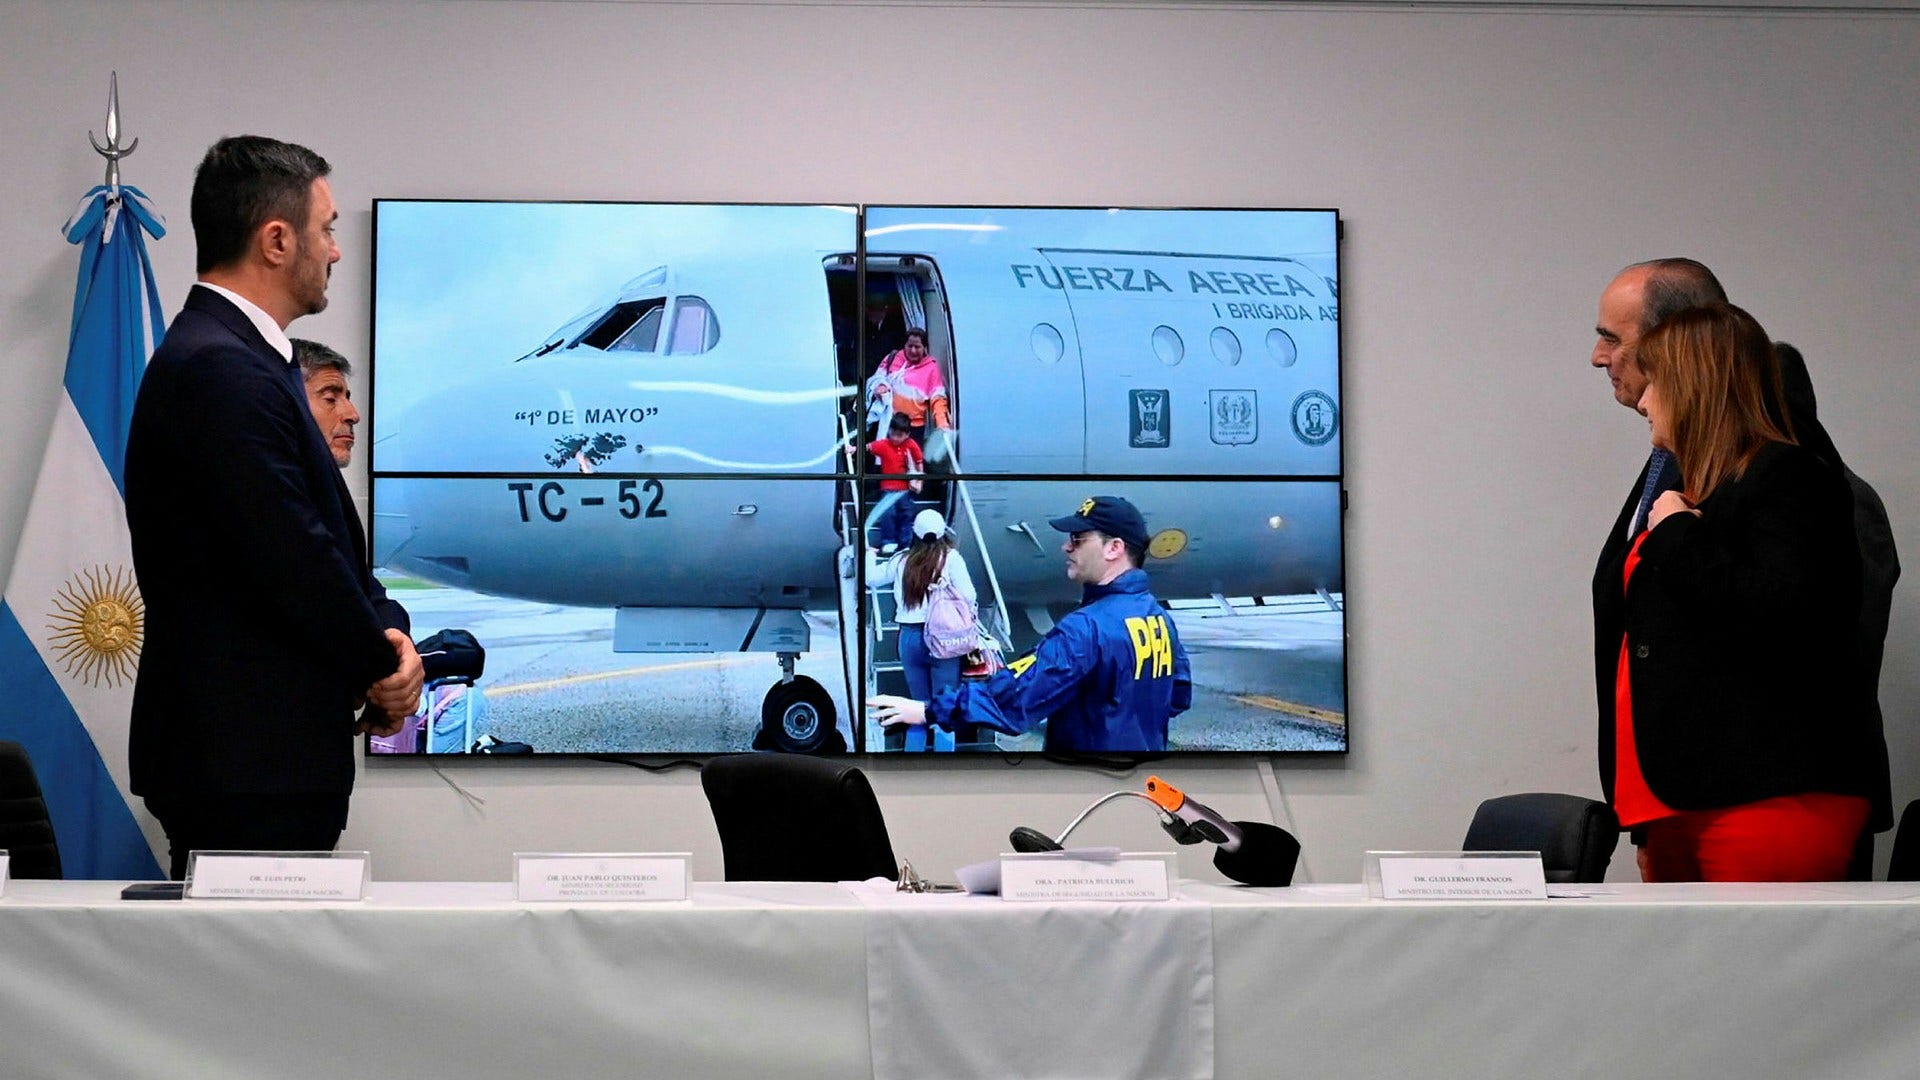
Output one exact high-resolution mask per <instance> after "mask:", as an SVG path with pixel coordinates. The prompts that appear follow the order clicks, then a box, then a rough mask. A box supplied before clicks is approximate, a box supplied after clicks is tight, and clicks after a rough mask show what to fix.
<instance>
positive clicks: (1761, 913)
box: [0, 881, 1920, 1080]
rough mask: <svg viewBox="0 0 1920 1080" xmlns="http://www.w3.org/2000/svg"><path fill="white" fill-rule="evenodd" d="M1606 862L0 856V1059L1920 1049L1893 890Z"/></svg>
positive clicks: (249, 1065) (1553, 1062) (643, 1061)
mask: <svg viewBox="0 0 1920 1080" xmlns="http://www.w3.org/2000/svg"><path fill="white" fill-rule="evenodd" d="M1606 888H1607V891H1606V892H1605V893H1604V894H1602V895H1596V896H1593V897H1591V898H1587V899H1569V900H1550V901H1540V902H1533V901H1527V902H1507V903H1444V904H1443V903H1392V904H1389V903H1383V902H1377V901H1367V900H1365V899H1363V898H1362V897H1361V896H1360V891H1359V888H1358V887H1357V886H1301V887H1297V888H1294V889H1287V890H1248V889H1234V888H1226V887H1221V886H1213V885H1205V884H1198V883H1192V882H1187V883H1183V884H1182V895H1183V897H1184V901H1182V902H1175V903H1171V904H1159V905H1148V904H1130V905H1119V906H1112V905H1097V904H1056V905H1045V904H1043V905H1028V904H1005V903H1000V902H997V901H993V900H986V899H980V898H957V897H947V896H916V897H897V898H896V897H889V896H878V897H876V896H872V895H864V896H863V895H861V894H860V893H859V891H858V889H857V887H855V888H849V887H842V886H835V885H809V884H729V885H713V884H701V885H696V886H695V887H694V898H693V900H691V901H690V902H688V903H684V904H667V905H641V904H612V905H520V904H516V903H514V902H513V901H512V900H510V899H509V896H510V894H511V889H510V887H509V886H508V885H506V884H504V883H500V884H431V883H416V884H408V883H376V884H375V885H374V886H373V890H372V893H373V895H372V899H370V900H368V901H366V902H364V903H358V904H290V903H270V902H269V903H260V902H191V901H189V902H143V903H133V902H123V901H121V900H119V899H118V893H119V886H118V884H115V883H105V882H28V881H16V882H13V883H12V884H11V885H10V886H9V887H8V890H7V893H6V895H5V897H4V898H0V1077H5V1078H6V1080H38V1078H43V1077H45V1078H61V1080H66V1078H88V1080H100V1078H111V1080H139V1078H146V1077H154V1078H160V1077H165V1078H169V1080H172V1078H180V1077H192V1078H195V1080H225V1078H241V1077H244V1078H247V1080H259V1078H274V1080H282V1078H284V1080H306V1078H309V1077H312V1078H316V1080H318V1078H322V1077H324V1078H328V1080H333V1078H337V1077H342V1076H352V1077H368V1078H381V1080H388V1078H409V1080H410V1078H414V1077H450V1078H457V1080H494V1078H500V1080H508V1078H511V1080H529V1078H545V1077H554V1078H561V1080H573V1078H586V1077H620V1078H628V1077H672V1078H676V1080H684V1078H700V1077H762V1076H765V1077H781V1078H783V1080H784V1078H787V1077H834V1078H848V1077H855V1078H857V1077H866V1076H879V1077H893V1076H903V1075H904V1076H913V1077H947V1076H967V1075H981V1076H984V1075H993V1076H1004V1077H1020V1076H1097V1077H1111V1076H1120V1075H1135V1076H1167V1077H1183V1078H1184V1077H1194V1076H1202V1077H1203V1076H1207V1075H1215V1076H1220V1077H1250V1078H1251V1077H1259V1078H1267V1077H1281V1076H1299V1077H1313V1078H1316V1080H1318V1078H1341V1077H1354V1078H1360V1077H1366V1078H1377V1077H1396V1078H1397V1077H1419V1078H1423V1080H1424V1078H1431V1077H1472V1078H1475V1080H1481V1078H1505V1077H1512V1078H1515V1080H1519V1078H1523V1077H1524V1078H1527V1080H1539V1078H1542V1077H1548V1078H1558V1077H1603V1078H1606V1080H1628V1078H1639V1077H1663V1078H1664V1077H1709V1078H1714V1080H1718V1078H1722V1077H1739V1078H1742V1080H1747V1078H1762V1080H1769V1078H1776V1077H1777V1078H1781V1080H1788V1078H1792V1080H1805V1078H1827V1077H1831V1078H1835V1080H1841V1078H1845V1080H1877V1078H1883V1077H1884V1078H1889V1080H1892V1078H1901V1080H1908V1078H1911V1077H1914V1076H1916V1075H1920V1024H1915V1023H1914V1022H1913V1016H1914V1011H1915V1010H1914V1006H1913V1001H1912V997H1911V995H1912V992H1913V988H1914V987H1915V986H1916V985H1920V887H1915V886H1912V885H1887V884H1880V885H1813V886H1760V885H1755V886H1717V887H1716V886H1640V885H1621V886H1609V887H1606ZM1056 1034H1057V1035H1058V1037H1059V1038H1058V1041H1057V1042H1056V1041H1053V1036H1054V1035H1056Z"/></svg>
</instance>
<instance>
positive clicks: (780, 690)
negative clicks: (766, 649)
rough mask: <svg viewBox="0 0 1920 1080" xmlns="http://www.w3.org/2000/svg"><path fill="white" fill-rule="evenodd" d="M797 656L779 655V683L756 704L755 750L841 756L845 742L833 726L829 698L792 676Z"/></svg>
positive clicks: (804, 678)
mask: <svg viewBox="0 0 1920 1080" xmlns="http://www.w3.org/2000/svg"><path fill="white" fill-rule="evenodd" d="M798 658H799V654H798V653H790V652H783V653H781V654H780V681H779V682H777V683H774V684H773V686H772V687H771V688H770V689H768V691H767V696H766V698H765V700H763V701H762V702H761V703H760V731H759V733H758V734H756V735H755V736H754V738H753V748H754V749H756V750H778V751H780V752H782V753H787V754H838V753H845V752H846V749H847V741H846V739H845V738H844V737H843V736H842V735H841V734H840V731H839V729H838V728H837V727H836V726H835V724H834V714H833V697H832V695H830V694H828V693H827V690H826V687H823V686H821V685H820V684H819V683H818V682H815V681H814V680H812V679H810V678H808V677H807V676H805V675H795V674H794V673H793V663H794V661H795V660H796V659H798Z"/></svg>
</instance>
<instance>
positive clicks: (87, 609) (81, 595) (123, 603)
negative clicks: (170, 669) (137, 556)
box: [47, 566, 147, 686]
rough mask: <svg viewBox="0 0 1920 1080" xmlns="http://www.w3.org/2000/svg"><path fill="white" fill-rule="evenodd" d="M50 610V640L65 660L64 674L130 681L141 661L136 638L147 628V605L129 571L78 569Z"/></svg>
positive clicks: (93, 682) (93, 680) (91, 681)
mask: <svg viewBox="0 0 1920 1080" xmlns="http://www.w3.org/2000/svg"><path fill="white" fill-rule="evenodd" d="M53 603H54V610H53V611H51V612H49V613H48V615H47V618H48V622H47V629H48V630H51V631H53V637H52V638H51V641H50V643H51V644H52V646H53V649H54V651H55V652H56V653H57V654H59V657H60V662H61V663H63V664H65V665H66V666H67V674H69V675H72V676H74V677H76V678H78V679H81V680H82V681H84V682H85V683H86V684H87V685H88V686H99V685H100V684H101V683H102V682H104V683H106V684H107V685H108V686H119V685H120V684H121V682H122V681H131V680H132V678H133V673H134V670H135V669H136V668H138V667H139V665H140V641H141V638H142V637H143V636H144V633H145V630H146V614H147V606H146V604H145V603H143V602H142V601H141V599H140V586H139V585H138V584H136V583H135V581H134V578H133V571H132V570H130V569H128V568H126V567H124V566H119V567H109V566H96V567H94V568H93V569H91V570H82V571H80V572H79V573H78V574H75V575H74V576H73V577H71V578H68V579H67V583H66V584H65V585H62V586H60V592H59V595H57V596H55V597H54V600H53Z"/></svg>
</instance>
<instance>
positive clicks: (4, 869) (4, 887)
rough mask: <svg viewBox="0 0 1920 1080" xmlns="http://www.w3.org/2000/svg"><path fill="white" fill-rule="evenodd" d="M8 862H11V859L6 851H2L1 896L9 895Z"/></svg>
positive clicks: (0, 860) (0, 856)
mask: <svg viewBox="0 0 1920 1080" xmlns="http://www.w3.org/2000/svg"><path fill="white" fill-rule="evenodd" d="M8 861H9V857H8V855H7V853H6V852H4V851H0V896H5V895H7V874H8V872H9V870H8V867H7V863H8Z"/></svg>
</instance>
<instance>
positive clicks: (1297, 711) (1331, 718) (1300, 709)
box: [1233, 694, 1347, 727]
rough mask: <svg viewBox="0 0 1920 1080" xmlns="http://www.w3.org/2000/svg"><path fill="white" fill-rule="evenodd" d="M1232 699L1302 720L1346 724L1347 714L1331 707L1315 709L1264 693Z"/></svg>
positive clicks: (1236, 696) (1343, 725) (1342, 725)
mask: <svg viewBox="0 0 1920 1080" xmlns="http://www.w3.org/2000/svg"><path fill="white" fill-rule="evenodd" d="M1233 700H1235V701H1238V702H1240V703H1241V704H1243V705H1255V706H1258V707H1260V708H1262V709H1272V710H1273V711H1274V712H1283V713H1286V714H1287V715H1289V716H1298V717H1300V718H1301V719H1302V720H1318V721H1319V722H1320V723H1322V724H1333V725H1335V726H1337V727H1346V726H1347V714H1346V713H1338V712H1334V711H1332V710H1331V709H1316V708H1314V707H1313V706H1311V705H1301V704H1299V703H1297V702H1292V701H1281V700H1280V699H1279V698H1276V697H1268V696H1267V695H1265V694H1235V695H1233Z"/></svg>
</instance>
